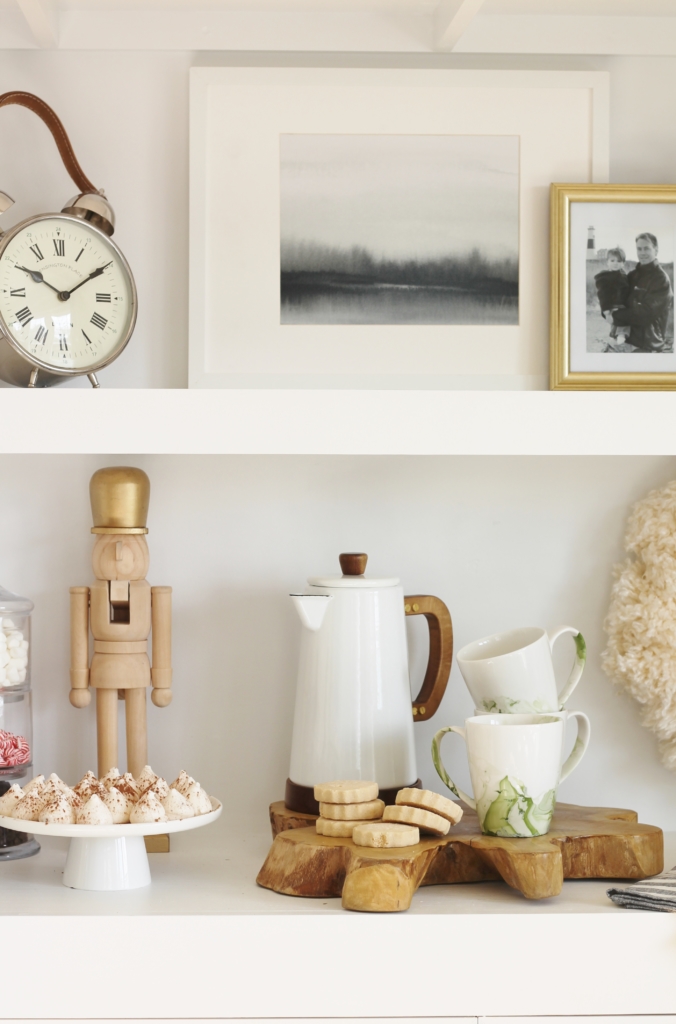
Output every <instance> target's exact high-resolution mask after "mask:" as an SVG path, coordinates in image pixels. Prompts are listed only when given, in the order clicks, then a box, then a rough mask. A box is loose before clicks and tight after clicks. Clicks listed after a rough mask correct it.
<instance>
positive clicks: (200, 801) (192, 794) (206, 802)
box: [185, 779, 213, 815]
mask: <svg viewBox="0 0 676 1024" xmlns="http://www.w3.org/2000/svg"><path fill="white" fill-rule="evenodd" d="M185 798H186V800H187V801H188V803H189V804H190V806H191V807H192V809H193V813H194V814H195V815H197V814H209V813H210V812H211V811H212V810H213V807H212V806H211V800H210V799H209V794H208V793H205V792H204V790H203V789H202V787H201V786H200V784H199V782H195V781H194V779H193V781H192V783H191V784H190V786H189V787H188V792H187V793H186V794H185Z"/></svg>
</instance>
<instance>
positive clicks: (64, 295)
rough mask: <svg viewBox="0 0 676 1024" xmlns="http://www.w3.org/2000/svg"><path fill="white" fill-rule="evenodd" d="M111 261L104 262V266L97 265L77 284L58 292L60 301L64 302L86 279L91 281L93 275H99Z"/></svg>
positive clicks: (85, 282)
mask: <svg viewBox="0 0 676 1024" xmlns="http://www.w3.org/2000/svg"><path fill="white" fill-rule="evenodd" d="M112 262H113V261H112V260H110V261H109V262H108V263H106V265H105V266H103V267H98V268H97V269H96V270H92V272H91V274H89V276H88V277H85V278H84V279H83V280H82V281H80V282H79V283H78V284H76V285H75V287H74V288H71V289H70V291H69V292H59V298H60V299H61V301H62V302H66V300H67V299H69V298H70V297H71V295H72V294H73V292H76V291H77V290H78V288H81V287H82V285H83V284H87V281H91V280H92V279H93V278H95V277H100V276H101V274H103V273H104V271H106V270H107V269H108V267H109V266H110V264H111V263H112Z"/></svg>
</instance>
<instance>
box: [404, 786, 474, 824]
mask: <svg viewBox="0 0 676 1024" xmlns="http://www.w3.org/2000/svg"><path fill="white" fill-rule="evenodd" d="M395 803H396V804H403V805H404V806H405V807H422V809H423V811H432V813H433V814H440V815H441V817H442V818H448V820H449V821H450V823H451V825H457V824H458V822H459V821H460V819H461V818H462V807H461V806H460V804H454V803H453V801H452V800H449V799H448V797H446V796H442V795H441V794H440V793H434V792H433V791H432V790H431V789H400V790H399V792H398V793H397V798H396V800H395Z"/></svg>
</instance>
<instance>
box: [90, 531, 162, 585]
mask: <svg viewBox="0 0 676 1024" xmlns="http://www.w3.org/2000/svg"><path fill="white" fill-rule="evenodd" d="M149 566H150V552H149V551H148V544H147V543H146V539H145V537H144V536H143V534H136V533H132V534H129V533H124V534H123V533H103V534H100V535H99V536H98V537H97V539H96V544H95V545H94V550H93V552H92V567H93V569H94V575H95V576H96V578H97V580H143V579H145V578H146V575H147V573H148V568H149Z"/></svg>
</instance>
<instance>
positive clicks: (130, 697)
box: [125, 686, 148, 779]
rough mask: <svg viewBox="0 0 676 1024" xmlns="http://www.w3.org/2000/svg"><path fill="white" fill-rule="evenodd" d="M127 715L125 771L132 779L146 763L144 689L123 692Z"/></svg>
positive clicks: (143, 687) (146, 738)
mask: <svg viewBox="0 0 676 1024" xmlns="http://www.w3.org/2000/svg"><path fill="white" fill-rule="evenodd" d="M125 704H126V713H127V771H128V772H131V773H132V775H133V776H134V778H135V779H136V778H138V776H139V775H140V774H141V772H142V771H143V768H144V767H145V765H146V764H147V763H148V730H147V727H146V687H145V686H138V687H134V688H133V689H132V690H125Z"/></svg>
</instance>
